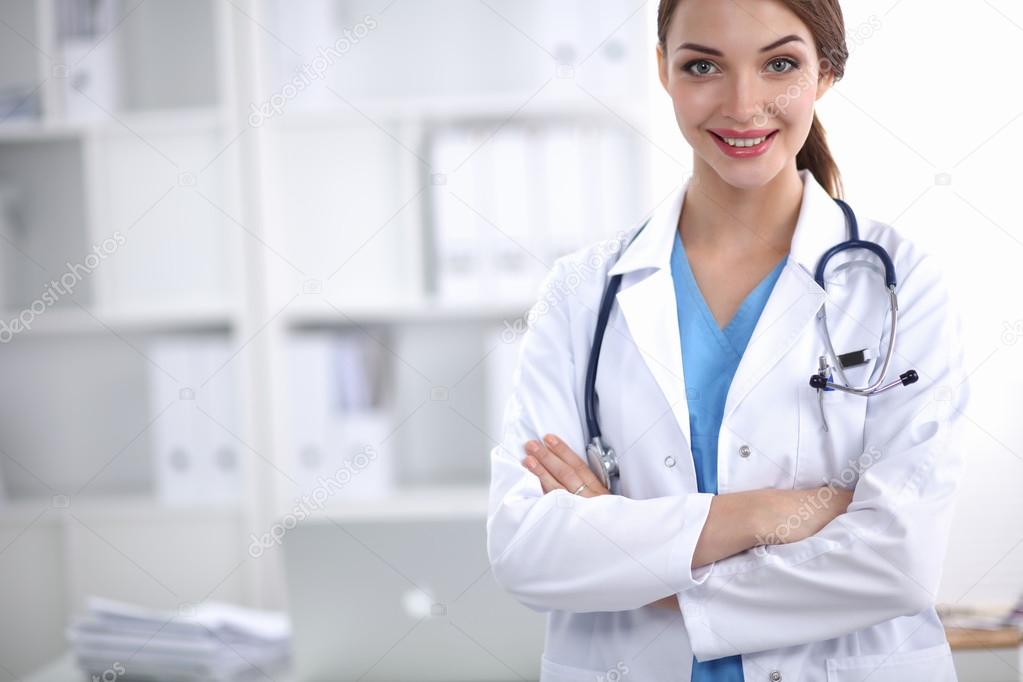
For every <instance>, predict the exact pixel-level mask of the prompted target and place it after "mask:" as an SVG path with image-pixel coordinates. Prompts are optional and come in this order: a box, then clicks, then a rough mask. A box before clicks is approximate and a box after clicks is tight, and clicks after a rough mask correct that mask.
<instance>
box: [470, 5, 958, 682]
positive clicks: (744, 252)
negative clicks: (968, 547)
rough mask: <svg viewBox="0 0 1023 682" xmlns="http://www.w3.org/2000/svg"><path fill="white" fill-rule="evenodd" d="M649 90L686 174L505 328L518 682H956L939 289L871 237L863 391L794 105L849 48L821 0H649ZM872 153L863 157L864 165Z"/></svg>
mask: <svg viewBox="0 0 1023 682" xmlns="http://www.w3.org/2000/svg"><path fill="white" fill-rule="evenodd" d="M658 38H659V44H658V46H657V57H658V64H659V70H660V80H661V83H662V84H663V86H664V89H665V90H666V92H667V93H668V95H670V97H671V99H672V102H673V104H674V110H675V116H676V119H677V121H678V125H679V129H680V131H681V132H682V135H683V136H684V137H685V139H686V140H687V142H688V143H689V144H690V146H691V147H692V149H693V173H692V176H691V177H690V178H688V180H687V181H686V182H684V183H682V184H681V185H680V186H679V187H678V189H677V190H676V191H675V192H674V193H673V194H672V195H671V196H669V197H668V198H667V199H665V200H664V201H663V202H662V203H661V204H660V205H659V206H658V207H657V208H656V210H655V211H654V212H653V214H652V216H651V219H650V221H649V223H648V224H647V225H646V227H645V229H643V230H642V231H640V232H639V234H638V236H637V237H636V239H635V241H633V242H632V243H631V244H629V245H628V248H624V245H625V244H628V242H629V239H631V238H632V237H633V236H636V231H635V230H633V231H632V232H631V233H630V234H629V235H627V238H626V239H624V240H620V241H615V240H612V241H609V242H601V243H598V244H594V245H592V246H589V247H587V248H584V249H581V250H579V251H577V252H575V253H573V254H570V255H568V256H565V257H563V258H560V259H558V261H557V262H556V263H555V264H554V267H553V268H552V270H551V272H550V273H549V275H548V277H547V280H546V282H545V284H544V288H543V295H542V297H541V299H540V300H539V302H538V303H537V305H536V306H534V307H533V309H532V310H531V311H530V314H529V315H528V316H527V321H528V322H529V328H528V330H527V331H526V333H525V336H524V338H523V339H522V346H521V350H520V355H519V357H518V365H517V368H516V372H515V381H514V385H515V388H514V391H513V394H512V397H511V399H510V400H509V402H508V404H507V407H506V412H505V420H504V421H505V423H504V426H505V428H504V433H503V435H502V441H501V443H500V444H499V445H498V446H497V447H495V448H494V449H493V450H492V452H491V495H490V505H489V513H488V519H487V542H488V552H489V555H490V561H491V564H492V567H493V571H494V575H495V577H496V579H497V580H498V582H499V583H500V584H501V585H502V586H503V587H504V588H505V589H506V590H508V591H509V592H510V593H511V594H512V595H514V596H515V597H516V598H517V599H518V600H519V601H521V602H522V603H523V604H525V605H527V606H528V607H530V608H532V609H534V610H536V611H540V612H545V613H547V614H548V620H547V636H546V647H545V652H544V655H543V658H542V661H541V669H542V673H541V679H542V680H543V682H557V681H564V682H582V681H584V680H586V681H596V680H616V679H618V680H620V679H634V680H638V681H641V682H657V681H659V680H746V682H753V681H754V680H756V681H764V682H780V681H781V680H789V681H791V682H796V681H799V682H825V681H827V682H851V681H852V680H863V679H865V678H868V677H869V679H870V680H871V682H895V681H899V682H903V681H907V680H928V681H930V682H934V681H942V680H954V679H955V672H954V669H953V666H952V659H951V654H950V651H949V647H948V643H947V641H946V639H945V635H944V631H943V629H942V626H941V623H940V622H939V620H938V618H937V615H936V613H935V609H934V602H935V597H936V593H937V589H938V584H939V580H940V576H941V566H942V562H943V558H944V554H945V550H946V544H947V534H948V526H949V520H950V515H951V513H952V509H953V502H954V497H955V493H956V490H957V482H958V479H959V472H960V467H961V464H962V453H961V450H960V449H959V448H958V445H957V444H956V443H955V442H954V439H953V434H952V432H951V431H952V426H953V425H954V423H955V421H956V420H955V418H956V416H957V415H958V414H959V413H960V412H961V411H962V409H963V408H964V407H965V405H966V403H967V398H968V384H967V382H966V376H965V373H964V371H963V367H962V354H963V350H962V346H961V342H960V339H959V321H958V315H957V314H956V313H955V312H954V311H953V310H952V309H951V308H950V301H949V295H948V292H947V290H946V288H945V283H944V280H943V278H942V276H941V273H940V271H939V270H938V269H937V268H936V266H935V265H934V263H933V262H932V261H931V259H930V258H929V257H928V256H927V255H926V254H925V253H923V252H922V251H921V250H920V249H919V248H918V247H916V246H915V245H914V244H913V243H911V242H910V241H909V240H907V239H905V238H904V237H902V236H900V235H899V234H898V233H896V231H895V230H894V229H892V228H891V227H889V226H887V225H884V224H882V223H879V222H877V221H871V220H867V219H865V218H863V217H862V216H861V217H860V221H859V222H860V236H861V238H862V239H867V240H871V241H875V242H877V243H879V244H880V245H881V246H883V247H884V248H885V249H887V251H888V252H889V254H891V256H892V259H893V261H894V263H895V266H896V271H897V273H898V277H899V279H898V288H897V293H898V296H899V303H900V311H899V312H900V322H899V326H898V337H897V342H896V346H895V349H896V353H895V357H894V360H893V368H894V369H895V371H896V372H900V371H902V370H904V369H908V368H910V367H912V368H914V369H916V371H917V372H918V374H919V377H920V379H919V381H918V382H917V383H915V384H912V385H909V386H906V387H899V388H896V389H894V390H890V391H887V392H884V393H880V394H877V395H874V396H871V397H869V398H863V397H860V396H856V395H851V394H847V393H845V392H840V391H827V392H825V393H824V396H823V408H824V410H825V411H826V413H827V420H828V426H829V428H828V429H825V428H824V426H823V422H822V420H821V407H822V406H821V405H819V404H818V397H817V393H816V391H815V390H814V389H813V388H811V387H810V386H809V384H808V377H809V376H810V375H811V374H813V373H814V372H815V371H816V370H817V369H818V358H819V357H820V356H822V355H825V354H826V350H825V349H826V346H825V342H824V340H823V338H824V337H823V336H822V333H821V324H822V320H821V319H820V316H819V315H818V313H819V312H820V311H821V309H822V308H823V307H824V305H825V303H826V304H827V323H828V326H829V329H830V333H831V337H832V339H833V340H834V344H835V346H836V348H835V351H836V352H837V353H844V352H847V351H854V350H860V349H868V350H870V351H872V357H873V359H872V360H870V361H869V362H866V363H863V364H860V365H858V366H855V367H851V368H849V369H847V370H846V372H845V374H846V380H847V381H848V382H849V384H850V385H858V386H863V385H867V384H869V383H871V381H872V379H873V376H874V375H873V371H874V370H875V369H877V365H878V360H877V358H878V356H879V355H883V351H884V347H882V342H883V341H884V340H886V339H887V338H888V337H887V335H888V332H889V331H890V329H889V328H888V327H887V326H886V325H887V324H888V312H889V311H888V302H887V293H886V290H885V288H884V286H883V280H882V279H881V276H880V274H879V272H880V271H879V269H878V267H877V261H876V260H874V259H873V256H872V255H870V254H869V253H867V252H865V251H862V250H854V251H847V252H843V253H842V254H839V255H838V256H836V257H835V258H834V259H832V261H831V265H829V268H828V275H827V278H826V282H825V284H826V286H825V287H824V288H822V287H820V286H819V285H818V284H817V283H816V282H815V281H814V278H813V275H812V274H811V273H812V272H813V271H814V268H815V266H816V264H817V261H818V259H819V258H820V256H821V254H822V253H823V252H824V251H826V250H827V249H828V248H829V247H831V246H832V245H834V244H837V243H839V242H841V241H844V240H845V239H847V238H848V237H847V227H846V222H845V218H844V215H843V213H842V210H841V209H840V207H839V206H838V205H837V204H836V203H835V202H834V201H833V200H832V197H838V196H839V194H840V191H841V190H840V182H839V174H838V170H837V168H836V166H835V163H834V161H833V160H832V158H831V156H830V153H829V151H828V146H827V143H826V141H825V136H824V130H823V128H822V127H821V124H820V122H819V121H818V119H817V118H816V115H815V113H814V104H815V102H816V100H817V99H819V98H820V97H821V96H822V95H823V94H824V93H825V92H826V91H827V90H828V88H829V87H830V86H831V85H832V84H833V83H834V81H836V80H838V79H840V78H841V76H842V74H843V71H844V67H845V61H846V57H847V55H848V52H847V47H846V44H845V40H844V25H843V18H842V14H841V9H840V7H839V4H838V1H837V0H814V1H813V2H810V1H807V0H731V1H729V2H721V1H720V0H661V3H660V7H659V12H658ZM879 162H883V159H879ZM617 274H621V275H622V276H623V278H622V283H621V289H620V291H619V293H618V294H617V298H616V302H615V306H614V307H613V308H612V313H611V317H610V321H609V324H608V327H607V332H606V334H605V336H604V343H603V348H602V351H601V362H600V368H599V372H598V373H597V384H596V392H597V395H598V396H599V399H600V402H599V408H598V411H599V416H600V424H601V427H602V431H603V436H604V440H605V441H606V442H607V443H608V444H609V445H610V446H611V447H612V448H614V449H615V450H616V452H617V455H618V462H619V467H620V472H621V473H620V478H619V479H618V480H617V481H615V482H613V483H612V488H614V489H613V490H607V489H605V488H604V487H603V486H602V485H601V483H600V482H599V481H598V479H597V477H596V476H595V475H594V474H593V472H591V471H590V469H589V468H588V467H587V465H586V462H585V458H584V457H583V456H581V455H580V454H579V453H583V452H584V448H585V444H586V442H587V441H588V437H587V434H586V433H585V412H584V395H583V387H584V381H585V372H586V366H587V360H588V358H589V353H590V346H591V344H592V342H593V334H594V328H595V325H596V318H597V309H598V307H599V302H600V299H601V296H602V294H603V290H604V287H605V286H606V284H607V281H608V280H609V279H610V278H611V277H612V276H614V275H617Z"/></svg>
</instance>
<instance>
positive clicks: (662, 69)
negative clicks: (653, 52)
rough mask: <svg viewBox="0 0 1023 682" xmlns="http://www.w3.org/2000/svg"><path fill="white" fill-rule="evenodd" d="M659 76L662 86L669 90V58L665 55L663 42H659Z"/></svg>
mask: <svg viewBox="0 0 1023 682" xmlns="http://www.w3.org/2000/svg"><path fill="white" fill-rule="evenodd" d="M657 76H658V77H659V78H660V79H661V87H662V88H664V90H665V92H667V91H668V60H667V59H665V57H664V50H663V49H662V48H661V44H660V43H657Z"/></svg>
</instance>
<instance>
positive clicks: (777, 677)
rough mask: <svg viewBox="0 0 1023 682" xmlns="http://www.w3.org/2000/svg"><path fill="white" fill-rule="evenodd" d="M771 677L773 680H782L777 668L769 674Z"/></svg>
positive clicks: (774, 681) (777, 681) (778, 681)
mask: <svg viewBox="0 0 1023 682" xmlns="http://www.w3.org/2000/svg"><path fill="white" fill-rule="evenodd" d="M769 677H770V679H771V682H780V680H781V673H780V672H778V671H777V670H772V671H771V674H770V675H769Z"/></svg>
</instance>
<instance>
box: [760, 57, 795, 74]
mask: <svg viewBox="0 0 1023 682" xmlns="http://www.w3.org/2000/svg"><path fill="white" fill-rule="evenodd" d="M786 67H791V68H786ZM767 68H768V70H770V71H771V73H788V72H790V71H795V70H796V69H798V68H799V62H797V61H796V60H795V59H792V58H790V57H778V58H777V59H772V60H771V61H769V62H767Z"/></svg>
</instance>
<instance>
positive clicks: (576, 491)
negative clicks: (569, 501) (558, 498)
mask: <svg viewBox="0 0 1023 682" xmlns="http://www.w3.org/2000/svg"><path fill="white" fill-rule="evenodd" d="M585 487H586V484H585V483H583V484H582V485H580V486H579V487H578V488H576V489H575V492H574V493H572V494H573V495H578V494H579V492H580V491H581V490H582V489H583V488H585Z"/></svg>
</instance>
